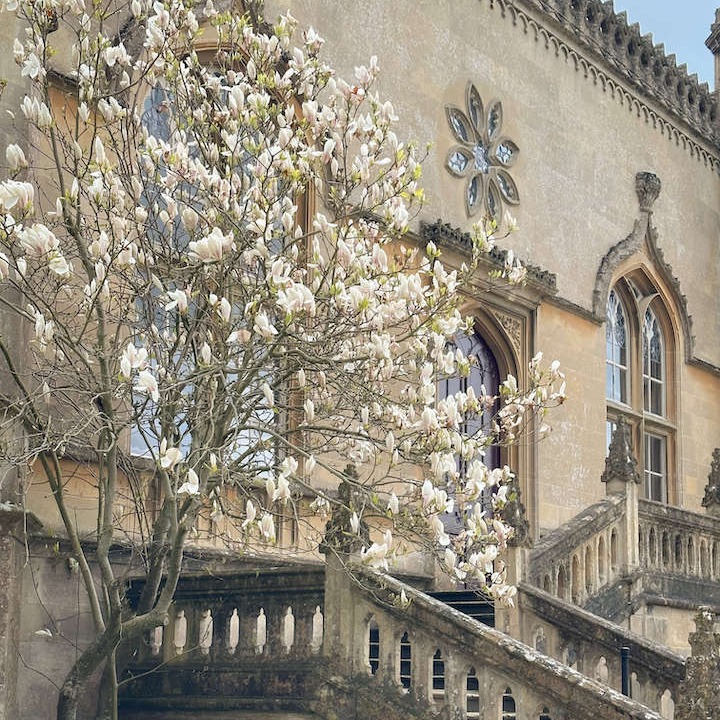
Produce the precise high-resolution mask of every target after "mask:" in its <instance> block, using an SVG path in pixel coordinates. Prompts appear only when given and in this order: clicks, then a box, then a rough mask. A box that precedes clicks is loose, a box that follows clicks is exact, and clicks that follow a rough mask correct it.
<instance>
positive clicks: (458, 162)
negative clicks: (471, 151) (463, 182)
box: [447, 148, 471, 175]
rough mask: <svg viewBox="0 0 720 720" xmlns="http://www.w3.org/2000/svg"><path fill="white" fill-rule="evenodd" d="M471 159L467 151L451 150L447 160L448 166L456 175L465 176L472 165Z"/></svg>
mask: <svg viewBox="0 0 720 720" xmlns="http://www.w3.org/2000/svg"><path fill="white" fill-rule="evenodd" d="M470 159H471V158H470V157H469V155H468V154H467V151H463V150H461V149H460V148H457V149H456V150H451V151H450V154H449V155H448V159H447V166H448V168H449V169H450V171H451V172H453V173H455V174H456V175H463V174H464V173H465V171H466V170H467V169H468V167H469V165H470Z"/></svg>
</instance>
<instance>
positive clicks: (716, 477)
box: [702, 448, 720, 517]
mask: <svg viewBox="0 0 720 720" xmlns="http://www.w3.org/2000/svg"><path fill="white" fill-rule="evenodd" d="M702 506H703V507H704V508H705V509H706V510H707V511H708V514H710V515H715V516H717V517H720V448H715V449H714V450H713V456H712V463H711V464H710V474H709V475H708V484H707V485H706V486H705V497H703V499H702Z"/></svg>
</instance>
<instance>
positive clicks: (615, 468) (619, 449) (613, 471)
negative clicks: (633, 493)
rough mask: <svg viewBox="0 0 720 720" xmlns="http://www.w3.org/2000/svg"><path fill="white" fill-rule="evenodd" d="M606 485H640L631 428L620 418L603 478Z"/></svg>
mask: <svg viewBox="0 0 720 720" xmlns="http://www.w3.org/2000/svg"><path fill="white" fill-rule="evenodd" d="M600 479H601V480H602V481H603V482H604V483H610V482H613V481H620V482H621V483H631V482H634V483H640V474H639V473H638V470H637V460H636V459H635V455H634V454H633V446H632V439H631V437H630V426H629V425H628V424H627V421H626V420H625V418H624V417H622V416H621V417H620V419H619V420H618V422H617V427H616V428H615V432H614V433H613V436H612V440H610V448H609V449H608V456H607V457H606V458H605V471H604V472H603V474H602V476H601V478H600Z"/></svg>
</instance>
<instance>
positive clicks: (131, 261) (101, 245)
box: [0, 0, 563, 718]
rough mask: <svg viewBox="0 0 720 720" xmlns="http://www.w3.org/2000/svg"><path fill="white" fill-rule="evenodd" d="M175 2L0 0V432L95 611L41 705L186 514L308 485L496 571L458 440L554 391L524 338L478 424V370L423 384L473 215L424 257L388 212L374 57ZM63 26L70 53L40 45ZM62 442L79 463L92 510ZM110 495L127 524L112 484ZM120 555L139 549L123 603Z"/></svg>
mask: <svg viewBox="0 0 720 720" xmlns="http://www.w3.org/2000/svg"><path fill="white" fill-rule="evenodd" d="M193 5H194V3H191V2H187V3H183V2H182V0H166V2H157V1H155V2H151V1H150V0H132V3H131V4H128V5H126V6H125V5H122V4H120V5H119V4H117V3H115V2H93V3H90V2H85V0H3V1H2V6H3V8H4V10H5V11H6V12H9V13H17V14H19V15H20V16H21V17H22V18H23V19H24V20H25V23H26V27H27V30H26V31H25V34H24V35H23V36H22V37H20V38H19V39H18V40H16V41H15V46H14V49H13V52H14V55H15V60H16V62H17V64H18V66H19V73H20V75H21V76H22V78H23V79H24V80H25V82H27V95H26V96H25V97H24V99H23V100H22V104H21V106H20V107H19V108H8V109H9V110H11V111H13V112H14V114H15V122H16V123H18V125H20V124H22V123H26V124H27V126H28V128H29V130H28V138H29V143H28V145H27V146H26V148H25V150H23V149H22V148H21V147H20V146H19V145H15V144H13V145H10V146H8V147H7V148H5V153H6V158H7V173H6V179H5V180H3V181H2V182H0V205H1V206H2V217H1V218H0V245H1V248H0V249H1V250H2V252H0V279H1V280H2V285H3V286H4V294H3V295H2V297H1V298H0V300H1V301H2V302H3V304H4V307H5V311H6V312H7V313H15V314H16V315H17V316H18V318H19V321H20V322H21V323H23V324H24V325H25V326H26V327H27V333H26V334H27V335H28V336H29V337H31V341H30V342H29V344H23V343H18V342H11V340H10V339H7V338H5V337H3V338H2V340H1V341H0V354H1V355H2V359H3V362H4V370H5V374H6V376H7V377H9V378H10V381H11V382H10V385H11V386H12V387H11V389H10V390H9V391H8V392H6V396H5V397H4V398H3V401H4V407H3V416H2V417H3V418H4V422H5V424H6V426H7V427H8V428H11V427H12V428H16V427H18V426H20V427H22V435H23V437H22V443H20V446H21V450H17V452H13V451H12V450H13V448H15V449H17V446H16V445H13V444H12V443H10V444H6V447H5V450H4V452H5V453H6V454H7V455H9V456H10V457H9V459H10V460H12V461H13V462H15V463H19V464H23V463H25V464H27V466H28V467H29V466H30V465H32V474H34V476H35V477H37V476H38V475H40V476H41V479H42V480H43V481H44V482H46V483H47V484H48V486H49V489H50V492H51V494H52V497H53V499H54V501H55V503H56V504H57V510H58V512H59V516H60V518H61V520H62V525H63V526H64V532H65V533H66V534H67V539H68V541H69V544H70V547H71V552H72V561H73V562H74V563H77V568H78V572H79V573H80V575H81V578H82V581H83V583H84V589H85V592H86V594H87V599H88V602H89V606H90V609H91V615H92V622H93V627H94V633H95V636H94V639H93V640H92V642H90V643H89V644H88V645H87V646H85V647H81V648H80V649H79V651H78V654H77V659H76V660H75V662H74V665H73V666H72V668H71V669H70V671H69V673H68V675H67V677H66V679H65V681H64V683H63V684H62V687H61V689H60V694H59V702H58V717H59V718H74V717H75V715H76V711H77V702H78V697H79V695H80V692H81V690H82V688H83V686H84V685H85V683H86V682H87V680H88V678H89V676H90V675H91V674H92V672H93V671H94V670H96V669H97V668H99V667H101V666H102V667H105V682H104V684H103V692H102V698H103V702H102V703H101V704H102V708H101V710H100V711H99V713H100V715H102V716H110V717H111V716H114V713H115V712H116V711H115V710H114V705H115V694H116V691H117V690H116V688H117V685H116V674H117V668H116V651H117V650H118V647H119V646H120V643H121V639H122V640H132V639H133V638H137V637H138V636H139V635H141V634H142V633H144V632H146V631H149V630H151V629H152V628H154V627H157V626H159V625H162V624H164V623H166V622H167V618H168V609H169V606H170V603H171V601H172V598H173V593H174V591H175V588H176V585H177V582H178V578H179V575H180V573H181V567H182V558H183V552H184V548H185V546H186V544H187V542H188V541H189V539H191V538H192V537H193V532H194V530H195V529H196V528H197V527H198V522H199V520H201V519H203V518H206V516H207V515H211V516H212V523H211V525H210V526H209V527H212V526H214V527H220V526H222V527H223V528H226V533H227V538H226V539H227V541H228V543H232V544H234V546H236V547H237V546H245V545H247V544H253V545H258V544H263V543H264V544H268V545H272V544H274V543H275V542H276V528H277V525H278V518H280V517H282V516H287V515H288V514H293V515H295V517H296V518H299V519H303V518H304V519H307V521H308V527H322V525H323V524H324V522H325V521H324V520H322V519H321V520H318V521H317V522H314V523H313V522H312V516H313V514H315V515H317V517H319V518H322V517H323V516H325V515H327V516H330V515H333V514H334V516H335V518H336V526H335V527H334V529H333V533H334V537H336V538H338V537H340V538H341V539H342V538H346V539H347V538H353V537H355V538H357V539H358V544H359V555H360V559H361V561H363V562H365V563H368V564H370V565H372V566H375V567H378V568H383V569H385V570H387V569H388V567H389V566H391V563H392V558H393V555H394V553H395V552H396V550H397V548H398V547H399V546H401V545H405V546H407V547H409V548H415V549H417V548H419V547H425V548H427V549H429V550H431V551H433V552H434V553H435V554H436V556H437V558H438V560H439V562H440V564H441V566H442V567H443V568H444V569H445V570H446V571H447V572H448V573H450V574H451V575H452V576H453V577H454V578H456V579H459V580H472V581H473V582H475V583H476V584H477V585H478V586H479V587H485V588H486V589H487V590H488V591H489V592H491V593H492V594H493V595H494V596H496V597H498V598H503V597H505V598H508V597H510V596H511V594H512V593H511V591H510V590H509V589H508V587H507V585H506V583H505V580H504V575H503V572H502V566H501V564H500V563H499V562H496V561H495V559H496V555H497V553H498V552H499V551H501V550H502V549H503V547H504V546H505V544H506V541H507V539H508V537H510V536H511V534H512V531H513V530H512V527H509V526H507V525H506V524H505V523H504V522H503V521H502V520H501V519H500V514H499V512H498V511H499V510H500V509H501V508H502V506H503V504H504V502H505V501H506V500H507V499H508V497H509V495H508V493H509V492H510V493H511V492H512V489H511V488H512V474H511V473H510V471H509V470H508V469H507V468H505V469H501V470H496V469H492V470H489V469H488V468H487V467H486V466H485V465H484V463H483V449H484V448H485V447H487V446H488V444H490V443H493V442H497V441H498V438H499V437H502V438H504V439H507V438H512V437H514V436H515V435H516V434H517V430H518V428H519V427H520V426H521V425H522V424H523V423H524V422H526V421H527V419H528V418H529V417H531V416H534V415H535V414H536V413H538V412H540V413H543V412H544V411H545V409H546V407H548V406H549V405H551V404H553V403H555V402H557V401H559V400H561V399H562V392H563V391H562V387H560V385H561V375H560V373H559V371H558V368H557V366H556V364H553V365H552V366H550V367H548V368H546V369H543V368H542V367H541V363H540V361H539V359H536V360H535V361H533V364H532V367H531V372H530V374H529V377H530V385H531V386H530V387H529V388H527V389H526V390H525V392H521V391H520V390H518V388H517V385H516V383H515V381H514V380H513V379H512V378H508V380H507V381H506V382H504V383H503V384H502V387H501V390H500V395H501V396H502V397H501V403H502V404H501V409H500V411H499V412H498V413H497V415H496V416H495V418H494V420H493V422H492V423H490V424H487V423H486V424H485V426H484V428H483V429H482V430H481V431H475V432H467V431H466V430H467V428H470V427H473V428H477V426H478V423H477V422H474V423H473V422H472V420H473V419H474V418H477V417H479V416H481V415H482V413H483V412H484V411H486V410H487V408H491V407H495V406H496V401H497V398H495V397H488V396H487V395H485V391H484V389H482V388H473V387H468V388H467V391H466V392H458V393H457V394H454V395H451V396H449V397H443V398H438V397H437V390H436V388H437V383H438V380H439V379H442V378H444V377H448V376H454V375H458V374H459V375H463V374H465V375H467V374H468V373H469V372H470V370H471V367H472V365H473V363H475V362H477V360H476V359H475V358H473V357H465V356H464V355H463V353H462V352H461V350H459V349H458V345H457V344H454V343H453V340H454V339H455V338H456V337H457V336H458V334H461V333H464V332H469V331H470V329H471V326H472V323H471V321H468V320H466V319H464V318H463V316H462V314H461V310H462V303H463V297H464V295H463V288H465V287H467V284H468V283H469V282H470V280H471V277H472V275H473V273H474V271H475V270H476V267H477V260H478V257H479V255H480V254H481V253H482V252H484V251H486V250H487V248H488V247H489V245H490V244H491V242H492V237H491V236H488V232H487V225H486V226H484V227H478V228H476V232H475V235H474V250H473V256H472V257H468V258H467V259H466V264H463V265H462V266H459V265H458V266H457V267H453V268H448V267H446V266H445V265H444V264H443V262H442V261H441V259H440V252H439V250H438V248H436V247H435V246H433V245H432V244H428V245H427V246H426V247H419V246H418V244H417V243H415V242H413V241H412V240H410V239H409V238H408V236H407V230H408V223H409V222H410V221H411V219H412V217H413V215H414V214H415V213H416V211H417V209H418V207H419V206H420V204H421V203H422V199H423V195H422V190H421V188H420V186H419V184H418V181H419V178H420V166H419V158H418V154H417V152H416V150H415V149H414V147H413V146H412V145H408V144H405V143H403V142H401V141H400V140H399V139H398V137H397V136H396V134H395V131H394V129H393V128H394V125H395V123H396V117H395V113H394V110H393V107H392V105H391V104H390V103H389V102H387V101H384V100H382V99H380V98H379V97H378V96H377V94H376V93H375V92H374V90H373V81H374V80H375V77H376V74H377V72H378V69H377V66H376V63H375V61H374V60H371V61H370V64H369V65H368V66H367V67H358V68H356V70H355V73H354V77H353V78H352V79H351V80H349V81H345V80H342V79H340V78H339V77H336V76H335V74H334V72H333V71H332V69H331V68H330V67H329V66H328V65H326V64H325V62H324V61H323V60H322V59H321V56H320V49H321V46H322V40H321V39H320V37H319V36H318V35H317V34H316V33H315V32H314V31H313V30H306V31H304V32H302V33H300V32H298V31H297V29H296V23H295V21H294V20H293V19H292V18H291V17H283V18H280V19H279V20H278V21H277V23H276V24H275V25H273V26H270V25H267V24H265V23H263V22H262V21H261V20H260V19H259V18H258V16H257V14H254V15H245V16H243V15H239V14H236V13H235V12H234V11H233V10H232V9H229V8H227V7H223V8H222V9H221V8H218V7H214V6H213V4H212V2H211V1H210V0H208V1H207V3H206V4H205V5H204V6H198V7H195V8H194V7H193ZM250 9H251V10H252V8H250ZM67 38H71V41H72V47H71V54H70V58H71V59H70V61H69V64H68V63H65V65H62V63H59V64H56V65H54V63H55V62H56V58H58V57H59V56H58V51H59V49H60V48H58V47H57V46H55V45H54V43H63V44H64V43H65V42H66V41H67ZM62 49H63V51H64V52H67V48H66V47H64V46H63V48H62ZM506 274H511V275H512V276H513V277H514V278H516V276H518V275H520V274H521V273H520V272H519V269H518V267H517V265H516V264H514V263H512V262H511V263H509V265H508V267H507V268H506ZM18 297H19V298H21V301H19V302H18V300H17V298H18ZM6 389H7V388H6ZM67 458H72V459H73V461H74V462H75V463H77V462H82V463H85V464H87V466H88V467H89V468H91V472H90V473H88V477H92V478H94V481H93V483H94V484H93V487H92V492H91V493H90V495H91V496H92V497H93V498H95V499H96V501H97V522H96V526H95V527H94V531H93V533H92V537H91V538H87V536H86V535H83V532H84V529H83V528H80V527H78V525H77V524H76V520H75V513H74V512H73V507H72V503H73V499H72V497H70V496H69V494H68V490H67V488H68V485H67V483H68V481H69V478H67V477H66V476H65V472H66V470H65V468H66V467H67ZM29 472H30V471H29ZM148 478H150V481H148V480H147V479H148ZM339 481H343V482H344V483H345V485H344V487H345V488H349V492H344V493H340V494H338V493H337V492H336V491H334V490H333V489H332V488H337V485H338V482H339ZM128 496H130V497H131V498H132V502H131V505H132V510H131V512H132V513H134V514H136V515H137V521H136V522H135V523H134V524H133V530H132V532H130V531H128V529H127V528H122V527H121V526H122V523H121V522H120V521H119V519H118V513H117V512H116V509H117V505H118V502H119V499H120V498H121V497H122V499H123V502H127V497H128ZM481 496H485V497H486V498H489V502H490V504H491V505H492V506H493V508H494V511H493V510H492V509H490V508H489V506H488V501H487V500H486V502H484V503H481V502H478V501H479V499H480V498H481ZM151 499H152V502H151ZM338 510H339V511H338ZM453 510H455V511H456V514H457V515H459V517H461V519H462V521H463V525H462V527H459V528H457V530H456V531H454V532H453V533H449V532H448V531H447V530H446V527H447V524H446V523H445V522H443V516H444V515H446V514H447V513H449V512H451V511H453ZM458 510H459V511H460V512H459V513H458V512H457V511H458ZM333 511H335V512H333ZM221 521H222V522H221ZM368 526H369V527H370V528H376V529H377V530H376V531H375V532H374V534H370V535H368V534H367V533H366V532H364V530H363V528H366V527H368ZM302 532H303V530H302V528H301V533H302ZM87 539H91V540H92V542H91V543H85V540H87ZM199 540H202V537H199ZM131 542H132V543H134V545H135V547H136V549H137V552H135V553H132V555H131V556H132V557H133V558H137V561H135V562H136V564H134V565H132V567H130V568H128V567H122V568H119V567H118V565H117V563H114V562H111V554H110V553H111V549H114V548H115V547H116V546H118V545H122V544H127V543H131ZM327 545H328V546H329V547H330V550H331V551H332V549H333V545H332V543H330V542H328V543H327ZM339 545H342V543H339ZM94 568H96V570H95V569H94ZM128 572H132V573H133V574H135V575H138V574H140V575H142V576H143V578H144V583H143V586H142V587H143V590H142V593H141V595H140V597H139V599H138V600H137V602H134V603H133V604H132V607H129V606H128V603H127V602H126V600H125V598H124V597H123V582H122V580H123V578H124V577H125V576H126V574H127V573H128Z"/></svg>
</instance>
